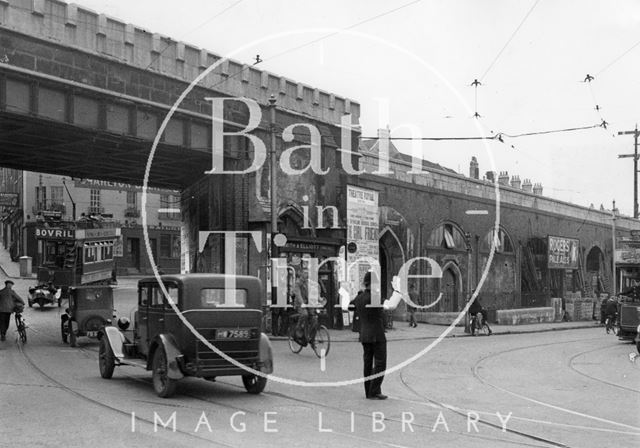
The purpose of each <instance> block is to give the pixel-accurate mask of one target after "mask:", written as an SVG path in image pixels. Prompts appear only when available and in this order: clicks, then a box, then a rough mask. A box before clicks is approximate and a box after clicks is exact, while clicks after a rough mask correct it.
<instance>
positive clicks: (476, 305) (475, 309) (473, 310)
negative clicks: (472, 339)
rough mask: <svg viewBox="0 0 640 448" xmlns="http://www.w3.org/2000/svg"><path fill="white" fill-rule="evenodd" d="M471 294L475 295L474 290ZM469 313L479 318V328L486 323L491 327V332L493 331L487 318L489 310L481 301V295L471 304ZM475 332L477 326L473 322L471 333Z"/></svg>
mask: <svg viewBox="0 0 640 448" xmlns="http://www.w3.org/2000/svg"><path fill="white" fill-rule="evenodd" d="M471 295H473V291H472V292H471ZM469 314H471V316H473V317H476V318H477V319H478V328H482V326H483V325H486V326H487V328H488V329H489V334H491V333H493V332H492V331H491V327H490V326H489V324H488V323H487V320H486V316H487V311H486V310H485V309H484V308H483V307H482V303H480V296H477V297H476V300H474V301H473V303H472V304H471V306H470V307H469ZM474 333H475V328H474V326H473V324H472V325H471V334H474Z"/></svg>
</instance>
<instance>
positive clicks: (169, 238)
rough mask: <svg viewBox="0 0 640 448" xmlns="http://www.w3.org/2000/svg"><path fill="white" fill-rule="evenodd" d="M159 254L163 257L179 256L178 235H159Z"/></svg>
mask: <svg viewBox="0 0 640 448" xmlns="http://www.w3.org/2000/svg"><path fill="white" fill-rule="evenodd" d="M160 256H161V257H163V258H179V257H180V237H179V235H171V234H162V235H160Z"/></svg>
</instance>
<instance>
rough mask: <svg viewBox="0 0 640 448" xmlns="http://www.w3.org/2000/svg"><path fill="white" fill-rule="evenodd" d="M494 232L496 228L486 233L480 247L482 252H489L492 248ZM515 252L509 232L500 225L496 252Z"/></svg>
mask: <svg viewBox="0 0 640 448" xmlns="http://www.w3.org/2000/svg"><path fill="white" fill-rule="evenodd" d="M494 234H495V229H491V231H490V232H488V233H487V234H486V235H485V237H484V239H483V240H482V246H481V249H480V250H481V251H482V252H489V251H490V250H491V245H492V244H493V240H494V238H493V236H494ZM513 252H514V250H513V243H512V242H511V238H510V237H509V235H508V234H507V232H506V231H505V230H504V229H503V228H502V227H500V228H499V229H498V238H497V240H496V253H499V254H502V253H504V254H510V253H513Z"/></svg>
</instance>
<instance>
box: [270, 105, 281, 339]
mask: <svg viewBox="0 0 640 448" xmlns="http://www.w3.org/2000/svg"><path fill="white" fill-rule="evenodd" d="M268 107H269V113H270V126H269V133H270V134H271V146H270V147H269V151H270V155H271V164H270V166H269V180H270V189H269V193H270V196H271V245H270V247H271V258H272V259H275V258H278V255H279V254H278V246H276V244H275V241H274V237H275V236H276V235H277V233H278V198H277V192H276V189H277V182H276V162H277V157H276V97H275V96H274V95H271V96H270V97H269V106H268ZM277 274H278V272H277V265H276V262H274V261H272V262H271V304H272V305H273V303H274V302H275V301H276V300H277V298H278V286H277V285H278V278H277ZM273 317H275V318H276V320H277V318H278V317H277V316H273V313H272V320H273ZM274 329H275V330H276V331H277V329H278V323H277V322H273V321H272V333H274V331H273V330H274Z"/></svg>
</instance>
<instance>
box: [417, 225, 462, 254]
mask: <svg viewBox="0 0 640 448" xmlns="http://www.w3.org/2000/svg"><path fill="white" fill-rule="evenodd" d="M427 245H428V246H432V247H442V248H444V249H458V250H466V248H467V244H466V240H465V237H464V234H463V233H462V232H461V231H460V228H459V227H458V226H456V225H454V224H452V223H444V224H442V225H441V226H439V227H438V228H436V229H435V230H433V231H432V232H431V234H430V235H429V239H428V240H427Z"/></svg>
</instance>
